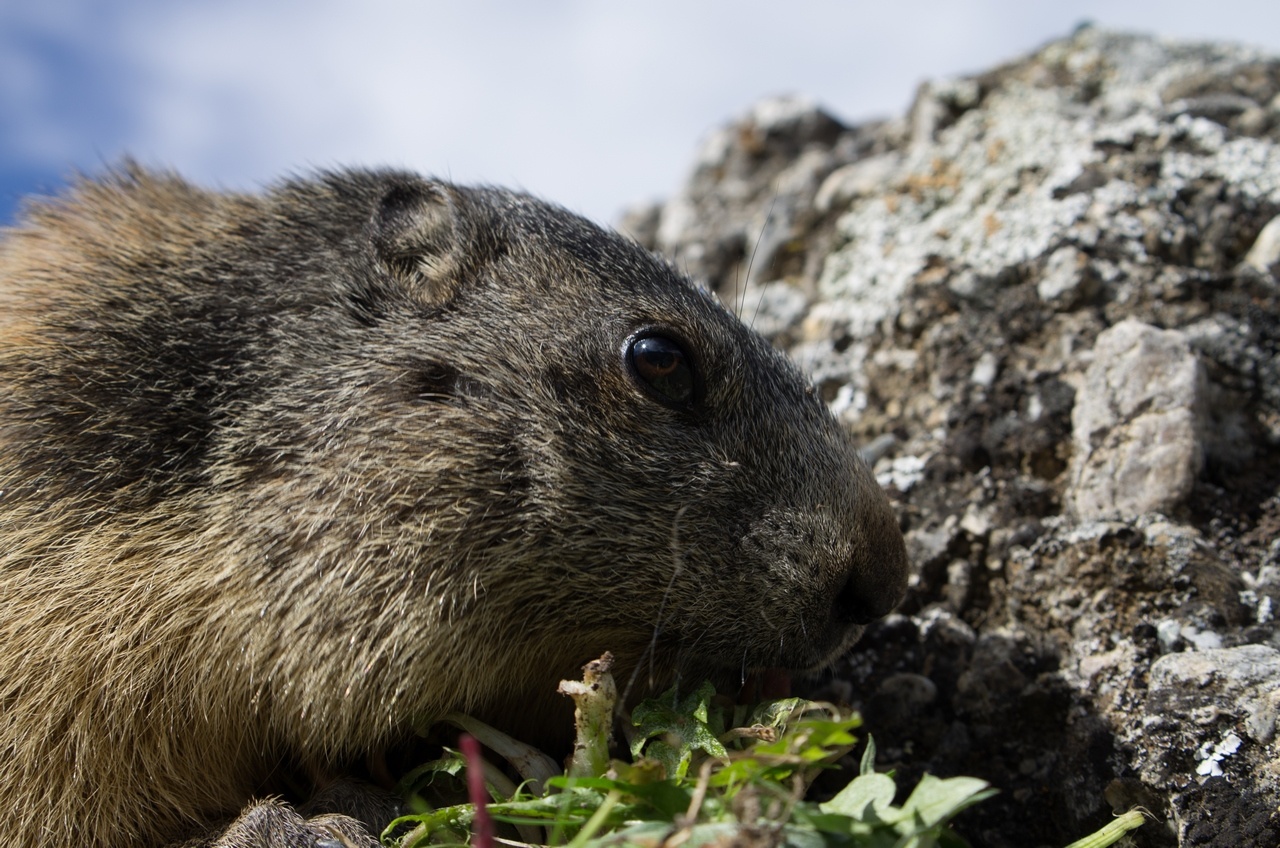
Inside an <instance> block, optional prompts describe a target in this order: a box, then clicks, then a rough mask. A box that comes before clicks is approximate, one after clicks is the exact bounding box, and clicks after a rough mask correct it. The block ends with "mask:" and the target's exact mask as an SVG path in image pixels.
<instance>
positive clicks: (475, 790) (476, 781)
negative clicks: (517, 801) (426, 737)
mask: <svg viewBox="0 0 1280 848" xmlns="http://www.w3.org/2000/svg"><path fill="white" fill-rule="evenodd" d="M458 747H459V748H461V749H462V756H463V759H465V760H466V761H467V795H468V796H469V797H470V799H471V803H472V804H473V805H474V806H475V808H476V817H475V819H474V820H473V821H472V826H471V845H472V846H473V848H493V819H491V818H490V817H489V790H488V789H486V788H485V785H484V760H483V759H482V758H481V756H480V743H479V742H478V741H476V738H475V737H474V736H472V735H471V734H470V733H464V734H462V735H461V736H459V737H458Z"/></svg>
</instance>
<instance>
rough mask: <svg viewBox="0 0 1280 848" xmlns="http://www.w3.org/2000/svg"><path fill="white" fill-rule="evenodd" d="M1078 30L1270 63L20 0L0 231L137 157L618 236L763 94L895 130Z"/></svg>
mask: <svg viewBox="0 0 1280 848" xmlns="http://www.w3.org/2000/svg"><path fill="white" fill-rule="evenodd" d="M1083 20H1092V21H1094V22H1096V23H1098V24H1099V25H1103V26H1108V27H1112V28H1117V29H1125V30H1137V31H1145V32H1153V33H1157V34H1160V35H1164V36H1169V37H1175V38H1181V39H1191V40H1204V39H1228V40H1232V41H1241V42H1244V43H1249V44H1254V45H1258V46H1261V47H1264V48H1267V49H1268V50H1270V51H1272V52H1274V53H1277V54H1280V2H1276V1H1275V0H1215V1H1214V2H1205V0H1133V2H1125V0H1104V1H1103V2H1085V1H1084V0H1078V1H1077V0H1058V2H1042V0H916V2H912V0H898V2H892V3H890V2H885V0H880V2H875V3H869V2H810V0H786V2H781V0H777V1H776V2H758V0H733V2H720V0H707V1H706V2H696V0H646V2H644V3H643V4H634V3H628V4H623V3H617V2H605V0H594V2H588V0H581V2H570V1H569V0H561V1H558V0H544V1H543V2H531V0H506V1H505V2H503V0H487V1H486V0H471V1H470V2H466V1H465V0H457V2H454V1H453V0H448V1H447V2H446V0H441V1H440V2H433V1H432V0H361V2H358V3H356V2H345V3H340V2H335V0H307V2H302V0H297V2H287V1H286V0H227V2H219V3H191V2H177V0H123V2H114V3H102V2H88V1H87V0H40V2H22V0H10V2H7V3H0V223H7V222H10V221H12V218H13V214H14V208H15V205H16V203H17V200H18V198H19V197H21V196H22V195H25V194H28V193H31V192H47V191H54V190H57V188H58V187H59V186H60V185H62V184H64V182H65V180H66V178H67V177H68V176H69V175H70V174H73V173H75V172H77V171H87V172H90V173H92V172H96V171H100V170H101V169H102V168H104V167H105V166H106V165H108V164H110V163H113V162H117V161H119V160H120V158H121V157H122V156H125V155H130V156H133V157H135V158H137V159H138V160H140V161H141V162H143V163H144V164H150V165H156V166H166V167H172V168H176V169H177V170H179V171H181V172H182V173H184V174H186V175H187V176H189V177H191V178H192V179H194V180H196V181H198V182H200V183H203V184H206V185H210V186H222V187H227V188H242V189H243V188H253V187H255V186H260V185H263V184H265V183H268V182H270V181H271V180H272V179H273V178H276V177H279V176H281V175H284V174H286V173H298V172H305V171H307V170H309V169H313V168H317V167H328V166H334V165H342V164H366V165H395V166H402V167H408V168H412V169H415V170H418V171H422V172H424V173H432V174H436V175H439V176H445V177H452V178H454V179H456V180H459V181H463V182H492V183H498V184H505V185H512V186H519V187H523V188H526V189H528V190H530V191H533V192H535V193H537V194H540V195H543V196H544V197H547V198H550V199H553V200H557V201H559V202H561V203H564V204H565V205H567V206H569V207H570V208H573V209H576V210H578V211H581V212H585V213H586V214H588V215H590V216H592V217H594V218H597V219H599V220H603V221H611V220H615V219H616V217H617V215H618V213H619V212H620V211H621V210H622V209H623V208H624V207H625V206H627V205H628V204H631V203H635V202H639V201H644V200H649V199H656V198H660V197H664V196H669V195H670V194H671V193H673V192H674V191H675V190H676V189H677V188H678V186H679V185H680V183H681V181H682V179H683V178H684V175H685V173H686V172H687V170H688V168H689V167H690V165H691V163H692V161H693V155H694V151H695V149H696V147H697V143H698V140H699V139H700V138H701V137H702V135H703V134H704V133H705V132H706V131H707V130H709V129H710V128H711V127H713V126H715V125H717V124H719V123H721V122H723V121H725V120H728V119H730V118H732V117H733V116H735V115H738V114H740V113H741V112H743V111H744V110H745V109H746V108H747V107H748V106H749V105H750V104H751V103H752V102H754V101H755V100H757V99H759V98H760V97H763V96H765V95H770V94H779V93H798V94H804V95H807V96H810V97H812V98H814V99H815V100H817V101H819V102H821V103H823V104H824V105H825V106H827V107H828V108H829V109H830V110H831V111H832V112H834V113H835V114H836V115H838V116H840V117H841V118H843V119H845V120H847V121H856V120H860V119H866V118H869V117H878V116H888V115H896V114H900V113H901V112H902V111H903V110H904V109H905V108H906V106H907V104H908V103H909V101H910V99H911V96H912V92H913V91H914V90H915V88H916V86H917V85H918V84H919V83H920V82H921V81H923V80H925V79H930V78H937V77H943V76H950V75H955V74H959V73H964V72H969V71H978V70H982V69H985V68H987V67H990V66H992V65H994V64H996V63H997V62H1000V61H1003V60H1006V59H1010V58H1013V57H1015V56H1017V55H1020V54H1022V53H1025V52H1027V51H1029V50H1031V49H1033V48H1035V47H1036V46H1037V45H1039V44H1042V43H1043V42H1045V41H1048V40H1050V39H1053V38H1057V37H1060V36H1063V35H1066V34H1067V33H1068V32H1070V31H1071V29H1072V28H1073V27H1074V26H1075V25H1076V24H1077V23H1079V22H1081V21H1083Z"/></svg>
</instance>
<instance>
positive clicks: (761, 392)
mask: <svg viewBox="0 0 1280 848" xmlns="http://www.w3.org/2000/svg"><path fill="white" fill-rule="evenodd" d="M905 579H906V556H905V552H904V546H903V541H902V536H901V533H900V530H899V527H898V524H897V522H896V520H895V518H894V514H893V512H892V510H891V507H890V505H889V503H888V501H887V499H886V497H885V495H884V494H883V493H882V491H881V490H880V489H879V488H878V486H877V485H876V482H875V480H874V478H873V477H872V475H871V474H870V472H869V471H868V469H867V468H866V466H865V464H864V463H863V462H862V461H861V460H860V459H859V457H858V455H857V453H856V451H855V449H854V447H853V446H852V445H851V444H850V442H849V440H848V438H847V437H846V434H845V433H844V432H843V431H842V430H841V428H840V426H839V425H838V424H837V422H836V421H835V420H834V419H833V418H832V416H831V415H830V414H829V412H828V410H827V409H826V408H825V406H824V405H823V403H822V402H821V400H820V399H819V398H818V397H816V396H815V393H814V391H813V390H812V389H811V388H810V387H809V386H808V385H807V384H806V382H805V381H804V380H803V379H802V377H801V375H800V373H799V372H798V371H797V369H796V368H795V367H794V366H793V365H791V364H789V362H788V361H787V360H786V359H785V358H784V357H783V356H782V355H781V354H779V353H777V352H775V351H774V350H773V349H771V348H770V346H769V344H768V343H767V342H766V341H765V340H764V339H762V338H761V337H760V336H759V335H757V334H755V333H754V332H752V331H750V330H749V329H747V328H746V327H744V326H743V325H742V324H741V323H740V322H739V321H738V320H737V319H736V318H735V317H734V316H733V315H732V314H731V313H730V312H728V311H727V310H725V309H724V308H723V307H721V306H720V305H719V304H718V303H717V302H716V301H715V299H714V298H713V297H712V296H710V295H709V294H707V293H705V292H704V291H702V290H700V289H699V288H697V287H695V286H694V285H692V284H690V283H689V282H688V281H687V280H686V279H684V278H683V277H682V276H681V275H680V274H679V273H677V272H676V271H675V270H674V269H673V268H671V267H670V266H669V265H667V264H666V263H664V262H663V261H662V260H660V259H658V258H656V257H654V256H653V255H651V254H650V253H648V252H647V251H645V250H643V249H641V248H640V247H639V246H637V245H636V244H634V243H632V242H630V241H629V240H627V239H624V238H623V237H621V236H618V235H616V234H613V233H610V232H607V231H605V230H602V229H600V228H598V227H596V226H595V225H593V224H591V223H589V222H587V221H585V220H583V219H581V218H579V217H577V216H575V215H572V214H570V213H568V212H566V211H564V210H562V209H559V208H557V207H555V206H551V205H548V204H546V203H543V202H541V201H539V200H536V199H534V198H531V197H528V196H525V195H522V194H518V193H512V192H508V191H503V190H498V189H493V188H467V187H460V186H456V185H451V184H449V183H445V182H438V181H432V180H428V179H424V178H421V177H418V176H415V175H412V174H407V173H401V172H392V171H357V170H352V171H342V172H333V173H324V174H319V175H316V176H315V177H312V178H305V179H296V180H292V181H286V182H283V183H281V184H279V185H277V186H275V187H274V188H272V189H270V190H268V191H266V192H265V193H263V194H261V195H249V194H232V193H215V192H208V191H204V190H201V189H198V188H196V187H193V186H192V185H190V184H188V183H186V182H184V181H183V180H181V179H180V178H178V177H176V176H173V175H168V174H158V173H149V172H146V171H143V170H142V169H139V168H137V167H135V166H126V167H123V168H121V169H118V170H117V171H115V172H113V173H111V174H109V175H107V176H105V177H103V178H101V179H97V180H90V179H83V180H80V181H79V182H78V183H77V184H76V185H74V186H73V187H71V188H70V189H69V190H68V191H67V192H66V193H65V194H64V195H63V196H61V197H58V198H52V199H45V200H41V201H36V202H32V203H30V204H29V205H28V206H27V207H26V208H25V212H24V214H23V216H22V221H21V222H20V223H19V225H18V226H16V227H15V228H13V229H11V230H9V231H7V232H6V233H5V234H4V236H3V240H2V242H0V646H3V653H2V654H0V796H2V797H3V798H4V802H3V804H2V805H0V807H2V808H3V809H0V833H2V834H4V839H5V840H6V841H13V842H15V843H21V844H25V845H33V846H52V845H78V846H111V848H120V846H156V845H163V844H166V843H169V842H172V841H176V840H183V839H190V838H193V837H196V838H197V841H196V842H193V843H192V844H206V843H205V842H200V841H199V838H203V839H205V840H207V842H208V844H214V843H216V844H226V845H293V844H313V842H314V840H316V839H318V838H320V836H322V835H323V834H324V833H328V832H331V831H327V830H325V829H324V828H325V827H334V828H336V829H337V830H342V831H344V833H346V837H345V838H347V839H348V841H349V842H351V843H352V844H355V842H359V841H361V840H366V841H367V842H368V844H376V842H375V841H373V840H372V839H371V838H368V837H364V836H361V835H360V834H361V833H362V831H361V829H360V828H359V827H358V826H356V825H355V823H354V822H353V821H351V820H348V819H344V818H341V817H336V818H333V817H331V818H326V819H323V820H317V821H322V822H324V823H326V824H324V826H321V825H315V826H314V827H313V826H312V825H309V824H306V823H304V822H303V819H302V818H300V817H299V815H298V814H297V813H296V812H294V810H293V809H292V808H291V807H289V806H287V804H286V803H284V802H282V801H279V800H271V801H255V800H254V799H261V798H263V797H265V796H266V795H268V794H269V793H270V792H272V791H273V789H272V787H273V786H275V785H276V784H275V783H273V782H272V781H273V780H274V779H275V778H276V777H278V776H279V774H280V773H281V772H289V773H291V774H295V775H308V776H315V775H335V774H342V768H343V767H344V764H347V763H351V762H355V761H359V760H361V759H362V758H363V757H365V756H367V755H370V753H371V752H376V751H379V750H382V749H385V748H387V747H389V746H393V745H396V744H397V743H398V742H400V741H402V740H404V739H405V737H407V736H408V735H409V734H410V733H411V727H412V726H413V725H414V724H415V723H420V722H422V721H424V720H429V719H430V718H431V717H433V716H438V715H440V714H442V713H443V712H444V711H446V710H450V709H461V710H466V711H469V712H471V713H473V714H476V715H478V716H481V717H484V718H487V719H489V720H490V721H492V722H494V723H496V724H498V725H500V726H504V727H508V728H512V729H514V730H516V731H517V732H519V731H521V730H530V729H536V728H537V727H539V726H540V725H542V724H545V723H546V722H548V721H549V720H550V719H551V717H552V716H553V715H554V716H556V717H557V719H558V717H559V716H560V711H562V710H563V714H564V715H565V716H567V715H568V713H569V705H568V703H567V699H562V698H560V696H558V695H556V694H555V688H556V683H557V681H558V680H560V679H562V678H564V677H570V676H575V674H576V672H577V670H578V668H579V667H580V666H581V664H582V663H583V662H584V661H586V660H589V659H591V658H593V657H596V656H598V655H600V654H601V653H602V652H603V651H605V650H606V649H607V650H610V651H612V652H613V653H614V655H615V656H616V657H617V658H618V659H617V662H618V667H619V669H620V670H621V672H622V676H623V678H625V676H626V674H627V673H628V671H627V670H628V669H631V670H635V669H642V670H643V673H642V674H640V675H639V677H641V678H642V679H643V680H644V681H652V682H654V683H666V682H669V681H670V680H672V679H673V678H674V677H675V675H676V674H677V673H679V674H681V675H682V676H683V679H695V676H696V675H700V674H701V675H706V674H714V673H716V672H717V671H718V672H721V673H724V672H726V671H727V672H729V675H730V676H732V677H737V676H738V675H739V674H740V670H747V669H755V668H770V667H785V668H790V669H816V668H820V667H822V666H824V664H826V663H828V662H829V661H830V660H831V659H832V658H833V657H834V656H836V655H838V654H839V653H840V652H841V651H844V650H846V649H847V648H848V647H849V646H850V645H851V644H852V643H853V642H854V641H855V640H856V638H857V637H858V635H859V634H860V631H861V629H862V625H863V624H865V623H867V622H869V621H871V620H873V619H875V618H877V617H879V616H882V615H884V614H885V613H887V612H889V610H890V609H891V608H892V607H893V606H894V605H895V604H896V603H897V602H898V601H899V600H900V598H901V596H902V594H903V592H904V589H905ZM560 700H564V701H565V703H564V704H563V705H561V704H560V703H558V701H560ZM565 721H567V718H566V719H565ZM292 785H294V786H297V785H298V784H297V779H296V778H295V780H294V783H293V784H292ZM297 800H304V799H297ZM246 805H251V806H250V807H248V812H247V813H246V814H245V815H244V816H242V817H241V818H240V820H239V821H238V822H237V823H236V824H234V825H233V826H231V828H230V829H229V830H226V831H225V832H223V835H222V836H221V837H218V836H217V833H218V829H219V828H226V827H227V823H228V822H229V821H231V820H233V819H235V818H236V816H237V813H239V812H240V811H241V810H242V809H245V808H246ZM321 806H323V805H321ZM310 810H311V811H313V812H317V813H320V812H326V811H325V810H322V809H316V807H315V805H313V806H312V807H311V808H310ZM334 812H350V810H335V811H334ZM334 822H337V824H336V825H335V824H334ZM313 824H314V823H313ZM344 828H345V829H347V830H349V832H347V830H344ZM201 834H204V836H203V837H201ZM317 834H319V835H320V836H318V835H317ZM352 834H354V835H352ZM218 839H222V840H223V841H221V842H218V841H217V840H218ZM353 840H354V841H353Z"/></svg>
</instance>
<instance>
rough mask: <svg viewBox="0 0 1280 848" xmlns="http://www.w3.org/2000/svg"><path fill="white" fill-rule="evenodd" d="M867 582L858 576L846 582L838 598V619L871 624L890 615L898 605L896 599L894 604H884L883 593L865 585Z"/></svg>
mask: <svg viewBox="0 0 1280 848" xmlns="http://www.w3.org/2000/svg"><path fill="white" fill-rule="evenodd" d="M866 582H867V581H865V580H863V579H861V576H860V575H856V574H855V575H851V576H850V577H849V579H848V580H846V581H845V584H844V588H843V589H841V590H840V594H839V595H837V596H836V604H835V615H836V617H837V618H839V619H841V620H843V621H847V622H850V623H852V624H870V623H871V622H873V621H875V620H876V619H878V618H883V617H884V616H886V615H888V614H889V612H890V611H892V610H893V608H894V607H895V606H896V605H897V600H896V599H894V603H892V604H886V603H884V602H883V600H882V596H883V591H876V589H875V587H874V586H868V585H865V584H866Z"/></svg>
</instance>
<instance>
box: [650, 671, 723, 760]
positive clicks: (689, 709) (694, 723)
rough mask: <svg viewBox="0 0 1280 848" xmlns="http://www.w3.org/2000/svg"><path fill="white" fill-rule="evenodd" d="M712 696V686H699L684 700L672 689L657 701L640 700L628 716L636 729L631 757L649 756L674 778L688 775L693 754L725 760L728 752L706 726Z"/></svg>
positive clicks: (707, 725)
mask: <svg viewBox="0 0 1280 848" xmlns="http://www.w3.org/2000/svg"><path fill="white" fill-rule="evenodd" d="M714 695H715V689H714V688H713V687H712V685H711V684H710V683H703V684H702V685H701V686H700V687H698V689H697V690H696V691H694V692H693V693H691V694H690V695H688V696H686V697H684V698H679V697H678V696H677V694H676V689H675V688H672V689H670V690H668V691H667V692H664V693H663V694H662V695H661V696H659V697H657V698H654V699H651V700H648V701H642V702H641V703H640V704H638V705H637V706H636V708H635V710H633V711H632V713H631V720H632V723H633V724H634V725H635V726H636V728H637V733H636V735H635V737H634V739H633V740H632V742H631V756H632V757H633V758H635V759H639V758H640V757H641V756H642V755H644V756H649V757H652V758H654V759H655V760H658V761H659V762H661V763H662V764H663V765H664V766H665V767H666V769H667V775H668V776H670V777H675V778H682V777H684V776H685V775H686V774H687V773H688V771H689V764H690V763H691V762H692V761H693V752H694V751H704V752H706V753H707V754H709V755H711V756H713V757H721V758H723V757H727V756H728V755H729V752H728V751H727V750H725V747H724V745H723V744H721V742H720V740H719V739H717V738H716V733H715V731H714V730H713V729H712V728H711V727H710V726H709V724H708V712H709V709H710V703H711V698H712V696H714ZM650 740H652V741H650Z"/></svg>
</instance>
